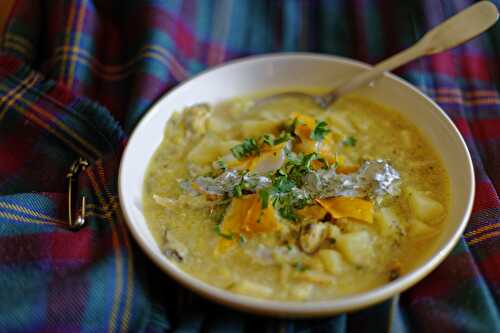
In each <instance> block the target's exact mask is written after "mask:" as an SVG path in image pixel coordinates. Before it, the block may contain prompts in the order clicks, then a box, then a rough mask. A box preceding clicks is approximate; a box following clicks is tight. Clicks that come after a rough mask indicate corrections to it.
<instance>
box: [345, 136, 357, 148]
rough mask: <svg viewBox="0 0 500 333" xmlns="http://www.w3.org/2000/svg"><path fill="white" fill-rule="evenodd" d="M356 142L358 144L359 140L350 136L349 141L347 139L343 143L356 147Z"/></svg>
mask: <svg viewBox="0 0 500 333" xmlns="http://www.w3.org/2000/svg"><path fill="white" fill-rule="evenodd" d="M356 142H358V140H356V138H355V137H353V136H350V137H348V138H347V139H345V140H344V141H343V142H342V143H343V144H344V145H346V146H351V147H354V146H355V145H356Z"/></svg>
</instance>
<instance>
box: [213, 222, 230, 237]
mask: <svg viewBox="0 0 500 333" xmlns="http://www.w3.org/2000/svg"><path fill="white" fill-rule="evenodd" d="M215 232H216V233H217V235H219V236H221V237H224V238H225V239H233V238H234V235H233V234H225V233H223V232H222V230H221V229H220V224H217V225H215Z"/></svg>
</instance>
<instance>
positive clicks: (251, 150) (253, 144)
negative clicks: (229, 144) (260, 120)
mask: <svg viewBox="0 0 500 333" xmlns="http://www.w3.org/2000/svg"><path fill="white" fill-rule="evenodd" d="M259 152H260V149H259V146H258V145H257V141H255V139H245V140H243V142H242V143H240V144H239V145H236V146H234V147H233V148H231V153H232V154H233V156H234V157H236V158H237V159H239V160H241V159H244V158H245V157H248V156H253V155H257V154H258V153H259Z"/></svg>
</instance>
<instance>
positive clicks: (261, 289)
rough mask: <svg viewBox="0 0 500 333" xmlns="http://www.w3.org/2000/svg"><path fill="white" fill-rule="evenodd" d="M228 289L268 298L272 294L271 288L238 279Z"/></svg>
mask: <svg viewBox="0 0 500 333" xmlns="http://www.w3.org/2000/svg"><path fill="white" fill-rule="evenodd" d="M229 289H230V290H231V291H234V292H235V293H238V294H242V295H247V296H254V297H263V298H268V297H270V296H271V295H272V294H273V289H272V288H270V287H268V286H264V285H262V284H260V283H256V282H252V281H248V280H241V281H238V282H236V283H235V284H234V285H233V286H231V287H230V288H229Z"/></svg>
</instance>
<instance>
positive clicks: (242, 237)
mask: <svg viewBox="0 0 500 333" xmlns="http://www.w3.org/2000/svg"><path fill="white" fill-rule="evenodd" d="M239 242H240V245H243V244H245V243H246V242H247V239H246V238H245V236H243V235H240V238H239Z"/></svg>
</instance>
